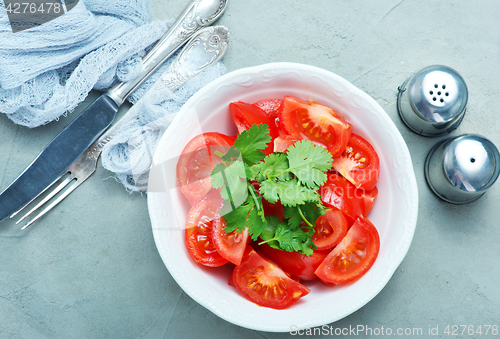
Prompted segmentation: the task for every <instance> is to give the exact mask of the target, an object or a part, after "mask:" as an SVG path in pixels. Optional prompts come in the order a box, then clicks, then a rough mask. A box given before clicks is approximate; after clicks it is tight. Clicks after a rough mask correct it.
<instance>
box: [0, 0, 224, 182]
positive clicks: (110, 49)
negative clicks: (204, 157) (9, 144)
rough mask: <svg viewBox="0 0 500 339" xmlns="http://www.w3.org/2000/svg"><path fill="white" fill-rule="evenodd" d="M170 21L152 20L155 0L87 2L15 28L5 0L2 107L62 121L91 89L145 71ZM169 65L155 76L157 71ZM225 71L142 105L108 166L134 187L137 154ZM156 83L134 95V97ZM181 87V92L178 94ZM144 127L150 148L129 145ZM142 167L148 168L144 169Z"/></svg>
mask: <svg viewBox="0 0 500 339" xmlns="http://www.w3.org/2000/svg"><path fill="white" fill-rule="evenodd" d="M169 24H170V22H165V21H158V20H156V21H153V16H152V11H151V7H150V4H149V1H148V0H106V1H102V0H80V1H79V2H78V4H77V5H76V6H75V7H74V8H73V9H71V10H70V11H68V12H67V13H66V14H64V15H62V16H60V17H58V18H56V19H54V20H52V21H49V22H47V23H45V24H43V25H40V26H37V27H34V28H31V29H28V30H25V31H20V32H16V33H12V30H11V27H10V23H9V19H8V16H7V12H6V9H5V5H4V2H3V1H0V112H2V113H5V114H6V115H7V116H8V117H9V119H11V120H12V121H13V122H14V123H16V124H19V125H23V126H27V127H30V128H33V127H37V126H40V125H44V124H47V123H49V122H52V121H54V120H58V119H59V118H60V117H61V116H64V115H66V114H67V112H71V111H73V110H74V109H75V107H76V106H77V105H78V104H80V103H81V102H82V101H83V100H84V99H85V98H86V97H87V95H88V93H89V92H90V91H91V90H92V89H96V90H105V89H107V88H109V87H111V86H112V85H113V84H114V83H116V82H117V81H128V80H131V79H133V78H135V76H136V75H137V74H138V72H139V70H140V67H141V60H142V57H143V56H144V54H145V52H146V51H147V49H148V48H149V47H151V46H152V45H153V44H154V42H156V41H157V40H158V39H159V38H160V37H161V36H162V35H163V34H164V33H165V32H166V30H167V28H168V26H169ZM164 69H165V67H162V68H160V70H159V71H158V72H156V74H154V75H153V76H152V77H151V78H152V80H154V79H155V76H156V77H158V76H159V74H160V72H162V70H164ZM224 72H225V68H224V66H223V65H222V63H219V64H218V65H217V66H216V67H213V69H211V70H209V71H206V72H204V73H203V74H201V75H200V76H198V77H197V78H195V79H193V80H191V81H190V82H189V83H188V84H186V85H185V86H184V88H183V89H182V90H178V91H176V93H173V94H172V95H171V96H170V98H166V99H168V100H166V101H165V102H163V103H161V105H143V106H144V109H143V110H142V111H141V117H140V119H139V120H138V121H137V122H136V123H134V124H132V125H131V126H128V127H127V128H126V129H125V130H124V131H122V132H120V133H119V134H118V135H117V136H116V137H115V139H114V140H113V142H112V143H110V144H108V145H107V146H106V148H105V149H104V150H103V153H102V157H103V165H104V167H105V168H107V169H108V170H110V171H113V172H115V173H116V178H117V179H118V180H119V181H120V182H122V183H123V184H124V185H125V187H126V188H127V189H129V190H132V191H135V190H137V187H136V185H135V183H134V180H133V175H131V174H135V173H143V174H144V173H146V177H147V170H144V169H139V170H138V171H136V170H133V169H132V165H133V164H132V163H131V161H129V159H130V157H131V156H133V159H141V158H142V156H143V154H140V153H138V152H154V150H155V148H156V143H157V142H158V139H159V137H160V136H161V134H162V133H163V131H164V130H165V129H166V128H167V127H168V124H169V121H171V119H172V118H173V116H174V115H175V113H176V112H177V111H178V110H179V108H180V107H181V106H182V104H183V103H184V102H185V101H186V100H187V99H188V98H189V97H190V96H191V95H192V94H194V93H195V92H196V91H197V90H198V89H199V88H201V87H202V86H203V85H204V84H206V83H208V82H210V81H211V80H213V79H215V78H217V77H218V76H220V75H222V74H223V73H224ZM151 84H152V81H146V82H145V83H144V84H143V85H142V86H141V87H140V88H139V89H138V90H136V92H134V93H133V94H132V95H131V96H130V98H129V101H130V102H132V103H134V102H136V101H137V100H138V98H139V97H140V95H141V93H144V92H145V91H146V89H147V88H148V86H150V85H151ZM177 92H178V93H177ZM138 131H141V133H142V135H143V136H145V138H144V140H145V142H146V144H145V147H142V148H141V147H135V148H134V149H133V151H132V153H131V152H130V150H129V141H128V139H129V138H130V137H131V136H133V135H135V134H136V133H137V132H138ZM141 171H142V172H141Z"/></svg>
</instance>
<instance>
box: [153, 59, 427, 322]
mask: <svg viewBox="0 0 500 339" xmlns="http://www.w3.org/2000/svg"><path fill="white" fill-rule="evenodd" d="M285 95H292V96H296V97H298V98H301V99H304V100H315V101H317V102H318V103H321V104H324V105H327V106H330V107H332V108H334V109H335V110H337V111H338V112H339V113H341V114H343V115H344V117H345V118H346V120H347V121H349V122H350V123H351V124H352V125H354V132H355V133H357V134H360V135H362V136H363V137H365V138H366V139H367V140H369V141H370V142H371V144H372V145H373V146H374V148H375V149H376V150H377V152H378V154H379V156H380V168H381V170H380V179H379V181H378V185H377V187H378V190H379V194H378V197H377V199H376V201H375V204H374V206H373V208H372V210H371V211H370V213H369V215H368V218H369V219H370V220H371V221H372V222H373V224H374V225H375V226H376V227H377V229H378V232H379V234H380V253H379V256H378V258H377V260H376V262H375V264H374V265H373V267H372V268H371V269H370V270H369V271H368V272H367V273H366V274H365V275H364V276H363V277H361V278H360V279H359V280H357V281H355V282H353V283H350V284H345V285H337V286H335V287H326V286H323V285H322V284H321V283H319V282H310V283H306V286H308V287H309V288H310V289H311V293H310V294H309V295H307V296H306V297H304V298H302V299H301V300H299V301H298V302H297V303H296V304H294V305H292V306H291V307H290V308H288V309H286V310H273V309H269V308H265V307H259V306H257V305H256V304H254V303H252V302H250V301H248V300H246V299H245V298H244V297H243V296H242V295H241V294H239V293H238V291H237V290H236V289H234V288H233V287H231V286H228V284H227V280H228V277H229V274H230V272H231V270H230V268H229V267H221V268H215V269H213V268H204V267H200V265H197V264H196V263H194V262H193V260H191V258H190V256H189V254H188V252H187V250H186V248H185V245H184V232H183V230H184V222H185V217H186V214H187V212H188V210H189V207H190V206H189V204H188V202H187V200H186V199H185V198H184V197H183V195H182V193H181V192H180V191H179V190H178V189H177V188H176V187H175V180H176V179H175V165H176V160H177V157H178V156H179V155H180V153H181V151H182V149H183V147H184V145H185V144H186V143H187V142H188V141H189V140H190V139H191V138H192V137H194V136H195V135H197V134H199V133H201V132H202V131H203V132H209V131H217V132H221V133H225V134H229V135H235V134H236V129H235V127H234V125H233V123H232V121H231V118H230V115H229V109H228V105H229V103H230V102H232V101H245V102H255V101H257V100H262V99H270V98H282V97H283V96H285ZM154 164H155V165H154V166H153V167H152V170H151V174H150V182H149V193H148V206H149V214H150V217H151V223H152V227H153V234H154V239H155V242H156V245H157V248H158V251H159V253H160V255H161V258H162V259H163V262H164V263H165V266H166V267H167V269H168V270H169V272H170V274H171V275H172V277H173V278H174V279H175V281H176V282H177V283H178V284H179V286H180V287H181V288H182V289H183V290H184V291H185V292H186V293H187V294H188V295H189V296H190V297H191V298H193V299H194V300H196V301H197V302H198V303H199V304H201V305H202V306H204V307H206V308H207V309H209V310H210V311H212V312H213V313H215V314H216V315H218V316H219V317H221V318H223V319H225V320H227V321H229V322H231V323H233V324H236V325H239V326H242V327H246V328H250V329H255V330H261V331H272V332H288V331H291V330H296V329H304V328H308V327H315V326H321V325H323V324H328V323H332V322H334V321H337V320H339V319H342V318H343V317H345V316H347V315H349V314H351V313H353V312H354V311H356V310H358V309H359V308H361V307H362V306H364V305H365V304H366V303H368V302H369V301H370V300H371V299H372V298H373V297H375V296H376V295H377V294H378V293H379V292H380V290H382V288H383V287H384V286H385V285H386V284H387V282H388V281H389V279H390V278H391V276H392V274H393V273H394V272H395V270H396V269H397V267H398V265H399V264H400V263H401V261H402V260H403V258H404V256H405V255H406V253H407V251H408V248H409V247H410V243H411V240H412V238H413V234H414V231H415V226H416V222H417V207H418V192H417V184H416V180H415V174H414V172H413V167H412V162H411V159H410V154H409V151H408V148H407V147H406V144H405V142H404V140H403V138H402V137H401V134H400V133H399V131H398V130H397V128H396V126H395V125H394V123H393V122H392V120H391V119H390V118H389V116H388V115H387V113H386V112H385V111H384V110H383V109H382V108H381V107H380V106H379V105H378V103H377V102H376V101H375V100H373V99H372V98H371V97H370V96H368V95H367V94H366V93H364V92H363V91H361V90H359V89H358V88H356V87H355V86H353V85H352V84H351V83H349V82H348V81H346V80H344V79H343V78H341V77H339V76H337V75H335V74H333V73H331V72H328V71H325V70H323V69H319V68H316V67H312V66H307V65H302V64H292V63H273V64H266V65H262V66H257V67H251V68H245V69H241V70H238V71H234V72H231V73H228V74H226V75H225V76H222V77H221V78H219V79H217V80H215V81H213V82H212V83H210V84H209V85H207V86H206V87H204V88H203V89H202V90H200V91H199V92H198V93H196V94H195V95H194V96H193V97H192V98H191V99H189V100H188V102H186V104H185V105H184V107H183V109H182V110H181V111H180V112H179V113H178V114H177V116H176V118H175V119H174V121H173V122H172V124H171V125H170V127H169V128H168V130H167V131H166V132H165V134H164V135H163V137H162V139H161V141H160V143H159V145H158V148H157V150H156V152H155V155H154Z"/></svg>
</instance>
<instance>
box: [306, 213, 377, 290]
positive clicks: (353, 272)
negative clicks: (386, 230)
mask: <svg viewBox="0 0 500 339" xmlns="http://www.w3.org/2000/svg"><path fill="white" fill-rule="evenodd" d="M379 249H380V238H379V235H378V231H377V229H376V228H375V226H373V224H372V223H371V222H370V221H369V220H368V219H366V218H363V217H361V218H359V219H357V220H356V222H355V223H354V225H352V227H351V228H350V229H349V231H348V232H347V235H346V236H345V237H344V239H342V241H341V242H340V244H338V245H337V246H336V247H335V248H334V249H333V250H332V251H331V252H330V253H329V254H328V256H327V257H326V258H325V260H323V262H322V263H321V264H320V265H319V267H318V268H317V269H316V271H315V273H316V275H317V276H318V278H320V279H323V280H325V281H326V282H329V283H333V284H341V283H347V282H350V281H354V280H356V279H359V278H360V277H361V276H362V275H363V274H365V273H366V271H368V270H369V269H370V268H371V267H372V266H373V263H374V262H375V260H376V259H377V256H378V252H379Z"/></svg>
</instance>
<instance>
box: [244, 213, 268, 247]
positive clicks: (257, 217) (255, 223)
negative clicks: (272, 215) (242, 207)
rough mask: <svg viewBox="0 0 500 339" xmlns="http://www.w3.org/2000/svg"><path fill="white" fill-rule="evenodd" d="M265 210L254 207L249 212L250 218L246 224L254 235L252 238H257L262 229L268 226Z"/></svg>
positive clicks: (249, 232) (251, 234) (250, 233)
mask: <svg viewBox="0 0 500 339" xmlns="http://www.w3.org/2000/svg"><path fill="white" fill-rule="evenodd" d="M263 216H264V211H263V210H260V211H259V210H257V208H256V207H254V208H253V209H252V210H251V211H250V213H248V219H247V220H246V224H247V227H248V234H249V235H250V236H251V237H252V240H257V238H258V237H259V235H260V234H261V233H262V231H264V230H265V228H266V226H267V220H266V219H265V218H263Z"/></svg>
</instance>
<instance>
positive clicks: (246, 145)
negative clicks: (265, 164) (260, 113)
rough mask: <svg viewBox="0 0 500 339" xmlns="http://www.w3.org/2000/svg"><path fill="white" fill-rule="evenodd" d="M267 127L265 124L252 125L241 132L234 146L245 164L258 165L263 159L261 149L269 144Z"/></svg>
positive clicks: (269, 137) (269, 138)
mask: <svg viewBox="0 0 500 339" xmlns="http://www.w3.org/2000/svg"><path fill="white" fill-rule="evenodd" d="M271 139H272V138H271V136H270V135H269V127H267V125H265V124H258V125H257V124H254V125H252V126H251V127H250V129H248V130H247V131H243V132H241V133H240V134H239V135H238V137H237V138H236V140H235V141H234V146H235V147H237V148H238V149H239V150H240V152H241V155H242V157H243V161H244V162H245V163H246V164H249V165H252V164H254V163H258V162H259V161H261V160H262V159H263V158H264V153H263V152H262V150H263V149H266V148H267V144H269V143H270V142H271Z"/></svg>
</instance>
